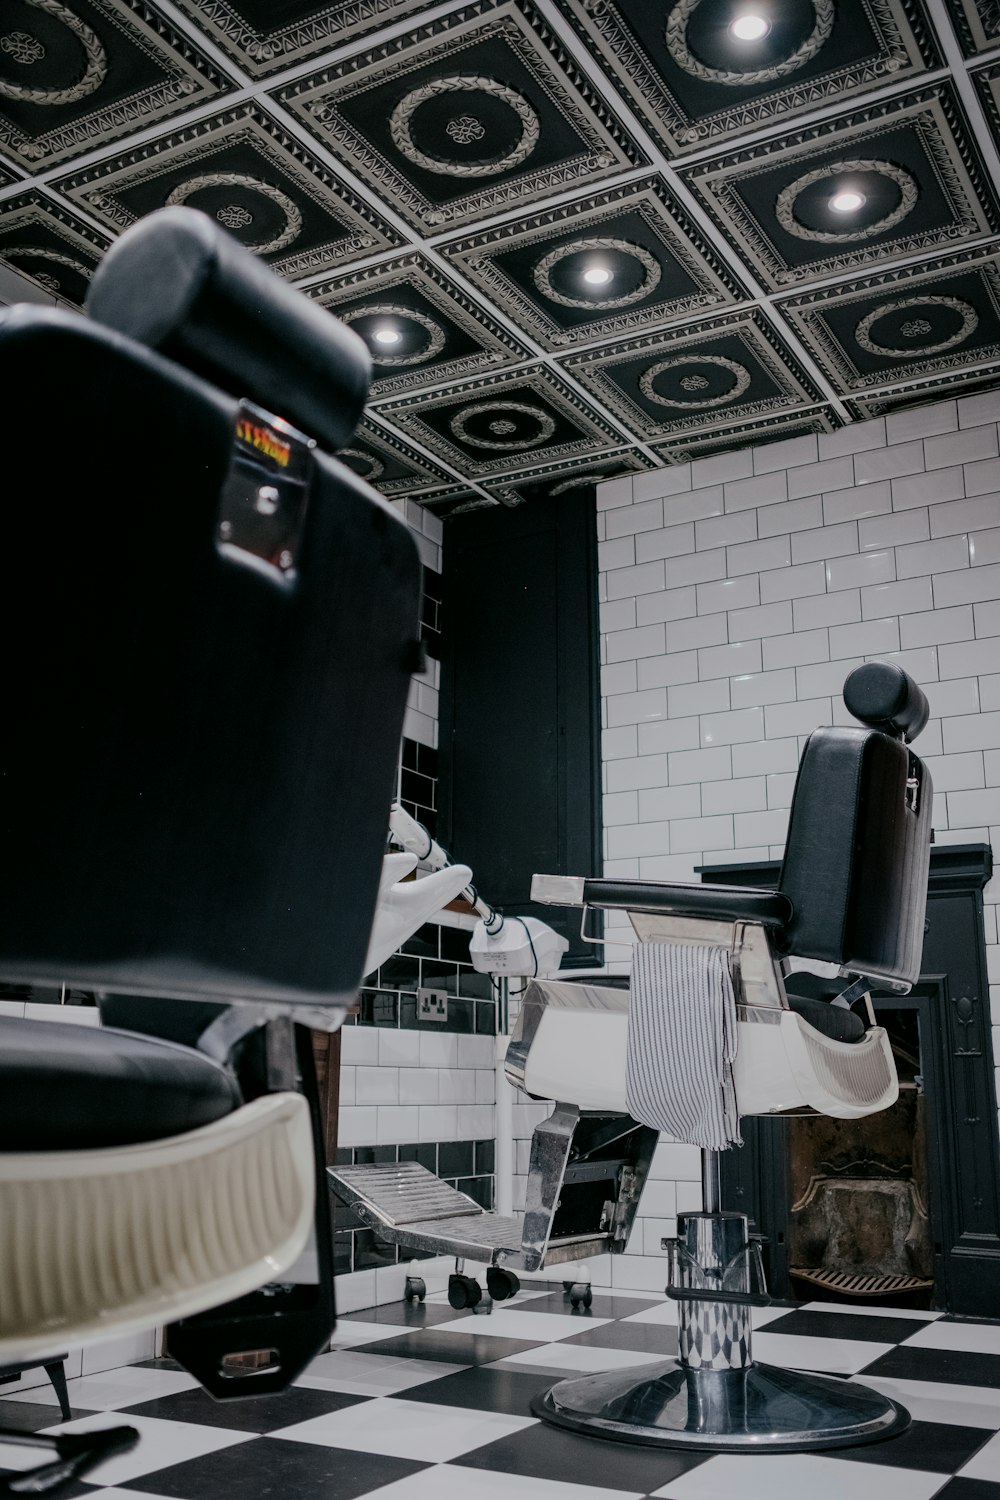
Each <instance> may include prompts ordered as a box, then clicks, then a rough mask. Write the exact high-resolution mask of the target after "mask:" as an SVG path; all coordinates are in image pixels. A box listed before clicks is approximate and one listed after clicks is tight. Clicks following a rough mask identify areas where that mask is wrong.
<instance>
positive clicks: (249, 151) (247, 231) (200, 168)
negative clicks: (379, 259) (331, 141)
mask: <svg viewBox="0 0 1000 1500" xmlns="http://www.w3.org/2000/svg"><path fill="white" fill-rule="evenodd" d="M57 186H58V187H59V188H60V189H61V190H62V192H63V193H65V195H66V197H67V198H69V199H71V200H72V201H73V202H75V203H78V204H79V205H80V206H81V207H82V208H85V209H88V210H89V211H90V212H91V213H92V214H94V215H95V216H96V217H97V218H98V219H99V220H101V221H102V222H103V223H105V224H106V225H107V226H108V228H109V230H110V231H111V232H112V233H114V234H117V233H119V232H120V231H121V230H123V229H127V228H128V226H129V225H130V224H134V223H135V221H136V220H137V219H140V218H142V216H143V215H144V214H148V213H152V212H153V210H154V209H157V208H163V207H164V206H165V205H166V204H172V203H186V204H188V205H189V206H190V207H192V208H199V209H202V210H203V211H204V212H205V213H207V214H209V215H210V216H211V217H213V218H215V219H217V220H218V221H219V222H220V223H221V224H223V225H224V226H225V227H226V228H227V229H228V230H229V231H230V233H232V234H234V235H235V236H236V238H237V239H238V240H240V241H241V242H242V243H243V244H244V245H246V246H247V247H248V248H249V249H251V250H255V251H256V252H257V254H258V255H260V256H261V258H262V259H264V260H266V261H267V262H268V264H269V265H271V266H272V267H273V268H274V270H276V271H278V272H279V273H280V274H281V275H283V276H287V277H288V278H289V279H290V280H295V279H296V278H297V277H301V276H308V275H313V274H315V273H316V272H319V271H325V270H328V269H330V268H331V267H332V266H334V265H336V264H338V263H339V262H341V261H347V260H358V259H360V258H361V257H362V256H366V255H371V254H373V253H374V252H375V251H377V250H384V249H386V248H388V247H389V246H391V245H395V244H398V243H399V240H398V236H396V235H395V233H394V232H393V231H392V230H391V229H390V228H389V226H388V225H387V224H386V223H385V222H384V220H382V219H381V218H380V217H379V216H378V215H376V214H375V213H373V212H372V210H371V209H369V208H368V207H367V206H365V205H363V204H362V203H361V201H360V200H359V199H358V198H356V197H355V196H354V195H353V194H352V193H350V192H348V191H347V189H345V188H344V187H343V185H342V184H341V183H339V182H338V181H337V179H336V178H335V177H334V176H333V175H332V173H330V172H329V171H327V169H326V168H325V167H324V166H323V165H322V163H321V162H320V161H319V160H318V159H317V158H316V157H315V156H313V155H312V154H311V153H310V152H308V151H306V150H305V149H304V147H303V146H302V145H301V144H300V142H299V141H297V140H295V139H294V138H293V137H291V136H289V135H288V134H287V132H286V131H284V130H283V129H282V128H281V127H280V125H278V124H277V123H276V122H275V121H274V120H272V119H271V118H270V117H269V116H268V115H266V114H264V113H263V111H261V110H259V109H257V108H256V107H255V106H254V105H243V106H241V107H240V108H238V109H233V110H227V111H226V112H225V113H224V114H221V115H215V116H213V117H211V118H210V119H207V120H199V121H198V122H197V124H194V125H190V126H188V127H187V128H186V129H184V130H177V131H173V132H171V133H170V134H168V135H165V136H161V137H160V138H159V139H157V140H155V141H150V142H149V143H148V144H146V145H143V146H139V147H137V148H136V149H134V150H132V151H127V152H122V153H121V154H120V155H118V156H117V157H113V158H112V159H111V160H109V161H103V162H100V163H99V164H98V165H97V166H94V167H90V168H88V169H87V170H86V171H83V172H79V173H77V174H76V175H74V176H70V177H67V178H64V179H63V180H62V181H61V182H60V183H58V184H57Z"/></svg>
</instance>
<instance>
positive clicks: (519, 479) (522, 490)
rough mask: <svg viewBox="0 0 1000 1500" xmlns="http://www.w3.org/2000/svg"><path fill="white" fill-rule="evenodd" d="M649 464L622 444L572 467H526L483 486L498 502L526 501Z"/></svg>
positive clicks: (555, 495)
mask: <svg viewBox="0 0 1000 1500" xmlns="http://www.w3.org/2000/svg"><path fill="white" fill-rule="evenodd" d="M652 467H653V465H652V464H651V463H650V461H649V459H648V458H645V457H644V456H643V455H642V454H641V453H638V452H636V450H635V449H634V448H621V449H619V450H618V452H617V453H603V454H601V455H600V456H599V457H597V458H584V459H580V460H579V461H578V462H577V464H576V466H575V467H574V466H572V465H569V464H566V463H561V464H555V465H553V464H546V466H545V467H544V468H541V469H539V468H536V469H529V470H527V471H526V472H525V473H524V474H515V475H513V476H511V477H510V478H509V479H503V480H494V481H491V482H490V483H489V484H487V486H486V488H487V489H488V491H489V493H490V494H491V495H494V496H496V498H497V500H499V501H500V503H501V505H525V504H530V503H531V501H532V500H538V499H550V500H555V499H557V498H558V497H559V496H560V495H572V494H575V493H578V492H579V491H580V490H581V489H584V488H586V487H587V486H588V485H592V484H601V483H603V481H604V480H605V479H616V478H617V477H618V475H619V474H635V473H637V472H640V471H641V470H643V469H650V468H652Z"/></svg>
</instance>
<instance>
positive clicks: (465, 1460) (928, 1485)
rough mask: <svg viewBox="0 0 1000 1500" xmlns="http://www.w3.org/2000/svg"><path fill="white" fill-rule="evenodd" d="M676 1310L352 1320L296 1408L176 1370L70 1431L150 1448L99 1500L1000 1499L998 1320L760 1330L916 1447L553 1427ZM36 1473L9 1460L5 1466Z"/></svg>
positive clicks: (624, 1302) (120, 1471)
mask: <svg viewBox="0 0 1000 1500" xmlns="http://www.w3.org/2000/svg"><path fill="white" fill-rule="evenodd" d="M674 1321H675V1312H674V1308H673V1306H672V1305H671V1304H669V1303H665V1302H663V1301H661V1300H654V1299H653V1298H652V1297H649V1296H644V1295H642V1296H641V1295H639V1294H629V1293H620V1292H616V1293H614V1294H613V1295H612V1294H610V1293H608V1294H605V1293H601V1292H595V1295H594V1303H593V1307H592V1308H591V1309H590V1310H589V1312H588V1311H584V1310H583V1309H580V1310H578V1311H576V1312H571V1311H570V1308H569V1304H568V1302H567V1301H566V1300H565V1299H564V1297H563V1294H562V1290H561V1287H560V1286H559V1284H558V1283H556V1284H555V1286H554V1287H539V1286H535V1287H531V1288H525V1290H523V1291H522V1292H521V1293H520V1294H519V1295H518V1296H517V1297H516V1298H515V1299H514V1300H513V1301H511V1302H508V1303H505V1304H503V1305H501V1306H498V1307H496V1308H495V1310H494V1312H493V1313H492V1315H491V1316H488V1317H486V1316H475V1317H474V1316H471V1315H470V1314H468V1313H463V1312H453V1311H452V1309H451V1308H450V1307H449V1306H448V1304H447V1301H446V1299H445V1297H444V1295H443V1294H440V1293H439V1294H437V1295H432V1296H431V1297H430V1298H428V1301H427V1302H426V1303H425V1304H424V1305H423V1307H411V1308H408V1307H406V1306H404V1305H403V1304H396V1305H393V1306H389V1307H382V1308H378V1309H373V1310H372V1311H370V1312H367V1313H357V1314H354V1315H352V1316H350V1317H345V1318H342V1319H341V1320H340V1322H339V1323H338V1325H337V1333H336V1335H335V1345H336V1347H335V1350H334V1352H332V1353H330V1354H325V1355H323V1356H322V1357H321V1358H320V1359H317V1360H316V1361H315V1363H314V1364H313V1365H312V1366H311V1367H310V1369H309V1372H308V1374H307V1375H306V1376H304V1377H303V1379H301V1380H300V1381H299V1382H298V1384H297V1386H296V1387H295V1388H294V1389H293V1390H291V1391H288V1392H286V1394H285V1395H283V1396H276V1397H264V1398H259V1399H256V1400H251V1401H241V1402H237V1403H235V1404H233V1403H228V1404H226V1405H217V1404H216V1403H214V1402H213V1401H211V1400H210V1399H209V1397H207V1396H206V1395H205V1394H204V1393H203V1392H202V1391H201V1390H199V1389H198V1388H197V1387H196V1384H195V1382H194V1381H193V1380H192V1379H190V1378H189V1377H188V1376H187V1375H185V1374H183V1373H182V1372H181V1371H179V1370H178V1369H177V1368H176V1367H175V1366H172V1365H171V1364H170V1363H169V1361H152V1362H150V1363H147V1364H144V1365H134V1366H129V1367H128V1368H126V1369H121V1370H114V1371H111V1372H108V1373H107V1374H102V1375H92V1376H85V1377H84V1378H83V1379H81V1380H73V1381H70V1386H69V1389H70V1400H71V1402H72V1404H73V1410H74V1420H73V1421H72V1422H71V1423H69V1424H68V1430H73V1429H84V1428H88V1427H102V1426H110V1425H114V1424H115V1423H116V1422H120V1421H121V1420H123V1419H124V1420H126V1421H127V1422H129V1423H130V1424H131V1425H133V1426H134V1427H137V1428H138V1429H139V1431H140V1433H141V1434H142V1438H141V1441H140V1443H139V1445H138V1447H137V1448H135V1449H134V1450H133V1451H132V1452H131V1453H127V1454H125V1455H123V1456H121V1457H119V1458H115V1459H113V1460H111V1461H109V1462H108V1463H106V1464H104V1465H103V1466H102V1467H101V1468H100V1469H96V1470H94V1471H92V1472H91V1474H90V1475H89V1480H90V1482H89V1483H88V1484H80V1485H77V1486H76V1487H75V1489H74V1492H73V1493H74V1495H75V1496H86V1497H87V1500H138V1497H139V1496H146V1497H149V1496H154V1497H155V1496H163V1497H170V1500H266V1497H269V1496H274V1497H275V1500H300V1497H301V1500H307V1497H308V1500H356V1497H360V1496H368V1497H370V1500H640V1497H649V1496H657V1497H664V1500H793V1497H794V1500H801V1497H802V1496H804V1495H806V1496H808V1497H809V1500H844V1497H849V1500H930V1497H931V1496H937V1497H940V1500H1000V1323H973V1322H969V1321H964V1320H952V1319H950V1318H947V1317H942V1316H941V1315H940V1314H936V1313H919V1312H909V1311H896V1310H892V1309H884V1308H882V1309H877V1310H873V1311H871V1312H866V1311H864V1310H861V1309H855V1308H848V1307H841V1306H836V1307H835V1306H831V1305H829V1304H824V1303H809V1304H806V1305H804V1306H799V1307H796V1308H794V1309H789V1308H787V1307H771V1308H768V1309H767V1310H766V1311H764V1312H761V1313H760V1314H759V1315H758V1316H757V1318H756V1321H757V1323H758V1326H759V1327H760V1329H761V1332H760V1333H759V1335H758V1336H757V1337H756V1338H755V1341H754V1353H755V1355H756V1357H757V1358H759V1359H761V1360H766V1361H768V1362H770V1363H772V1364H780V1365H787V1366H792V1367H798V1368H801V1369H804V1370H821V1371H825V1372H828V1373H832V1374H836V1375H840V1376H843V1377H844V1378H847V1379H855V1378H856V1379H863V1380H864V1381H865V1382H866V1383H867V1384H869V1385H873V1386H877V1387H878V1389H879V1390H881V1391H884V1392H885V1393H886V1394H888V1395H890V1396H894V1397H897V1398H898V1399H899V1400H900V1401H901V1402H902V1403H903V1404H904V1405H905V1406H906V1407H907V1408H908V1409H909V1411H910V1412H911V1414H912V1416H913V1424H912V1426H911V1427H910V1429H909V1431H907V1432H906V1433H904V1434H903V1435H902V1436H900V1437H898V1438H894V1439H890V1440H888V1441H887V1442H883V1443H877V1444H872V1445H871V1446H868V1447H862V1448H851V1449H844V1450H840V1451H837V1452H829V1453H823V1454H799V1455H784V1456H773V1457H772V1456H768V1455H755V1456H753V1457H749V1458H742V1457H730V1456H707V1457H694V1456H691V1455H687V1454H681V1453H670V1452H658V1451H655V1450H651V1449H648V1448H639V1447H631V1446H628V1447H625V1446H621V1445H619V1444H615V1443H601V1442H599V1441H596V1440H594V1439H591V1438H583V1437H577V1436H574V1435H572V1434H570V1433H564V1432H559V1431H556V1430H554V1429H553V1428H550V1427H546V1426H543V1425H542V1424H541V1423H540V1422H537V1421H536V1420H535V1419H534V1418H533V1417H532V1416H531V1414H530V1410H529V1401H530V1399H531V1397H532V1396H533V1395H534V1394H535V1393H536V1392H537V1391H541V1390H543V1389H545V1387H546V1386H547V1385H549V1384H551V1383H552V1381H553V1379H554V1378H556V1379H558V1378H565V1377H566V1375H567V1374H569V1373H572V1372H580V1373H583V1372H589V1371H596V1370H607V1369H612V1368H617V1367H619V1366H625V1365H637V1364H641V1363H644V1362H653V1361H655V1360H657V1359H662V1358H663V1357H664V1356H665V1355H669V1354H670V1353H672V1352H673V1350H674V1349H675V1347H676V1336H675V1331H674V1327H673V1326H672V1325H673V1324H674ZM53 1399H54V1398H53V1393H52V1390H51V1387H49V1386H44V1387H41V1388H39V1389H37V1390H32V1391H29V1392H22V1393H21V1394H20V1395H19V1396H18V1398H17V1399H8V1400H0V1425H4V1426H15V1427H22V1428H25V1429H27V1428H30V1429H32V1430H35V1431H37V1430H40V1429H45V1428H49V1427H55V1426H57V1424H58V1417H59V1413H58V1410H57V1408H56V1407H55V1406H54V1405H52V1404H51V1403H52V1402H53ZM36 1461H37V1460H36V1459H35V1458H34V1456H33V1455H32V1454H31V1453H30V1452H29V1451H28V1450H25V1449H22V1448H17V1447H14V1446H6V1445H4V1446H0V1470H7V1471H9V1470H14V1469H23V1468H25V1467H27V1466H29V1465H30V1464H31V1463H32V1462H36Z"/></svg>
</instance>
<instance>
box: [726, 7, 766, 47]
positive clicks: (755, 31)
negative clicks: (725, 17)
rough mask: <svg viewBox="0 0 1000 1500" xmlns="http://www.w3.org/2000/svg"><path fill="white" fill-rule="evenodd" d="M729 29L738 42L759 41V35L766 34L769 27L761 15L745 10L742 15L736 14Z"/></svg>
mask: <svg viewBox="0 0 1000 1500" xmlns="http://www.w3.org/2000/svg"><path fill="white" fill-rule="evenodd" d="M729 29H730V31H731V32H732V34H733V36H734V37H735V38H736V39H737V41H739V42H759V41H760V39H761V37H764V36H767V33H768V32H769V31H770V29H771V27H770V25H769V24H768V22H767V21H765V20H764V17H763V16H756V15H754V13H753V11H747V12H745V13H744V14H743V15H742V16H737V17H736V20H735V21H733V23H732V24H731V26H730V28H729Z"/></svg>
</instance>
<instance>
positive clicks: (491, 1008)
mask: <svg viewBox="0 0 1000 1500" xmlns="http://www.w3.org/2000/svg"><path fill="white" fill-rule="evenodd" d="M425 986H426V987H429V988H431V989H436V990H445V991H446V992H447V994H448V1018H447V1020H445V1021H420V1020H418V1019H417V991H418V990H419V989H421V988H423V987H425ZM346 1024H348V1025H358V1026H399V1027H404V1028H405V1029H406V1030H408V1031H453V1032H460V1033H462V1034H463V1035H464V1036H493V1035H495V1033H496V1007H495V1005H494V1002H493V994H492V989H491V985H490V978H489V975H488V974H478V973H477V972H476V970H475V969H473V967H472V965H471V964H470V963H469V934H468V932H466V931H464V930H462V929H460V928H456V927H438V926H437V925H436V924H435V923H433V922H429V923H427V925H426V926H424V927H421V928H420V929H419V931H417V932H415V933H414V935H413V937H412V938H409V939H408V940H407V942H405V943H404V944H403V946H402V948H401V949H400V951H399V952H398V953H394V954H392V956H391V957H390V958H388V959H386V961H385V963H384V964H382V966H381V968H379V969H377V970H376V971H375V973H374V974H369V975H367V976H366V982H365V985H364V988H363V989H362V990H361V994H360V998H359V1010H358V1014H357V1016H355V1017H353V1018H349V1019H348V1022H347V1023H346Z"/></svg>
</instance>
